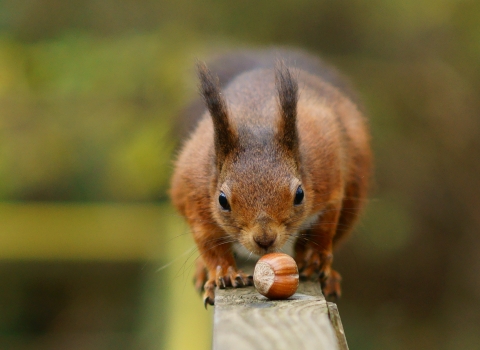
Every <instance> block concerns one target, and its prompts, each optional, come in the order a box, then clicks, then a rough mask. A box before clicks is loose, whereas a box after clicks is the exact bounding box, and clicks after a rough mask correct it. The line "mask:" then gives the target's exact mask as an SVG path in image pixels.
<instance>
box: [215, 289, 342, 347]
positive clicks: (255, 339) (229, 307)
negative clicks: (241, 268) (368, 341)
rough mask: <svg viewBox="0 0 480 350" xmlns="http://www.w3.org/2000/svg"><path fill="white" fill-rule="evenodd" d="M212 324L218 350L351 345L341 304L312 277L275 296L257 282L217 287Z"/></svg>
mask: <svg viewBox="0 0 480 350" xmlns="http://www.w3.org/2000/svg"><path fill="white" fill-rule="evenodd" d="M330 304H332V305H330ZM332 321H333V322H332ZM339 327H340V328H339ZM213 328H214V331H213V348H214V349H215V350H223V349H229V350H230V349H232V350H237V349H317V350H318V349H329V350H330V349H342V350H344V349H348V347H347V343H346V340H345V337H344V332H343V327H342V325H341V321H340V316H339V315H338V310H337V308H336V305H335V304H333V303H327V302H326V300H325V298H324V297H323V295H322V293H321V290H320V287H319V285H318V283H313V282H302V283H300V286H299V289H298V291H297V293H295V294H294V295H293V296H292V297H291V298H289V299H287V300H275V301H272V300H268V299H267V298H265V297H264V296H262V295H260V294H259V293H257V291H256V290H255V289H254V288H253V287H248V288H239V289H233V288H230V289H224V290H221V289H217V291H216V297H215V313H214V325H213ZM340 338H341V339H340Z"/></svg>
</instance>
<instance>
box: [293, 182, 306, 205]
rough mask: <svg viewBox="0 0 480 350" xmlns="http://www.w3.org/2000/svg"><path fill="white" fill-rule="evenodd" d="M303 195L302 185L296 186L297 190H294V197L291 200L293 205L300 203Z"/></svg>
mask: <svg viewBox="0 0 480 350" xmlns="http://www.w3.org/2000/svg"><path fill="white" fill-rule="evenodd" d="M303 197H305V194H304V193H303V189H302V186H298V188H297V192H295V199H294V200H293V204H294V205H300V204H302V202H303Z"/></svg>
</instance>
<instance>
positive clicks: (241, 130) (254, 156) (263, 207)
mask: <svg viewBox="0 0 480 350" xmlns="http://www.w3.org/2000/svg"><path fill="white" fill-rule="evenodd" d="M198 72H199V77H200V82H201V85H200V87H201V92H202V95H203V97H204V100H205V102H206V105H207V108H208V111H209V113H210V116H211V118H212V121H213V131H214V148H215V152H214V159H213V160H212V162H213V164H212V166H213V167H214V168H215V171H216V175H217V176H215V177H214V182H213V183H212V184H211V191H210V198H211V203H210V208H211V210H212V212H213V216H214V218H215V220H216V222H217V223H218V225H219V226H220V227H222V228H223V229H224V230H225V231H226V232H227V233H228V234H229V235H231V236H233V237H234V238H235V239H236V240H237V241H238V242H240V243H241V244H242V245H243V246H244V247H245V248H247V249H248V250H250V251H251V252H253V253H255V254H260V255H262V254H265V253H267V252H272V251H277V250H279V249H280V248H281V247H282V246H283V245H284V244H285V243H286V242H287V241H288V240H293V239H294V238H295V237H294V236H293V235H294V234H296V232H297V231H298V229H299V227H300V225H301V224H302V223H303V222H304V221H305V219H306V217H307V216H308V213H309V212H310V210H309V209H310V208H311V203H312V201H311V198H309V197H311V196H313V194H312V193H310V191H311V190H310V187H311V186H310V185H309V184H308V183H306V182H307V180H306V179H305V176H303V174H302V167H301V159H300V152H299V138H298V132H297V125H296V124H297V121H296V120H297V102H298V84H297V82H296V80H295V79H294V78H293V77H292V74H291V73H290V71H289V69H288V68H287V67H286V66H285V65H284V64H282V63H279V64H278V65H277V67H276V69H275V79H274V87H273V89H272V90H273V92H272V93H273V94H274V95H275V96H272V98H270V99H269V101H274V103H272V106H271V108H269V109H268V108H267V112H268V113H274V117H273V118H271V120H274V121H275V122H273V124H272V125H268V126H266V125H265V124H262V123H256V122H255V121H254V120H255V113H261V112H259V111H258V110H257V109H255V112H253V113H250V114H252V115H253V117H252V115H251V116H249V117H248V118H245V117H243V119H242V118H232V116H231V115H232V114H235V113H242V112H239V111H242V109H241V108H240V109H239V108H236V107H235V106H229V105H228V104H227V100H226V99H225V97H224V95H223V94H222V93H221V91H220V87H219V83H218V79H217V78H216V77H214V76H212V74H211V73H210V72H209V70H208V68H207V67H206V66H205V65H204V64H199V66H198ZM272 78H273V76H272ZM272 80H273V79H272ZM272 85H273V82H272ZM272 93H271V94H272ZM230 107H232V108H230ZM233 110H235V111H233ZM250 112H251V111H250ZM243 113H245V110H243ZM246 113H249V112H248V111H247V112H246ZM252 118H253V119H252ZM233 120H235V121H237V123H236V124H235V123H234V122H233ZM239 120H249V122H248V123H245V124H248V125H240V124H242V123H241V122H240V121H239ZM252 120H253V122H252Z"/></svg>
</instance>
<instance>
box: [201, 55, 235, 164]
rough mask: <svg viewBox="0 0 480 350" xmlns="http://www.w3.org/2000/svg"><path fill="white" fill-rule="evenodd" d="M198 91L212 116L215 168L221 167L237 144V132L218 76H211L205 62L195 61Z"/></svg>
mask: <svg viewBox="0 0 480 350" xmlns="http://www.w3.org/2000/svg"><path fill="white" fill-rule="evenodd" d="M197 72H198V77H199V79H200V92H201V94H202V96H203V99H204V100H205V103H206V105H207V108H208V111H209V112H210V115H211V117H212V121H213V130H214V142H215V155H216V164H217V168H218V169H221V167H222V164H223V162H224V161H225V158H226V157H227V155H228V154H229V153H230V152H231V151H232V150H233V149H234V148H235V147H236V145H237V140H238V136H237V132H236V130H235V128H234V127H233V126H232V125H231V123H230V122H229V120H228V109H227V104H226V101H225V99H224V98H223V96H222V94H221V92H220V84H219V80H218V77H216V76H213V75H212V73H211V72H210V70H209V69H208V68H207V66H206V65H205V63H203V62H198V63H197Z"/></svg>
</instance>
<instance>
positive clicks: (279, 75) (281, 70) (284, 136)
mask: <svg viewBox="0 0 480 350" xmlns="http://www.w3.org/2000/svg"><path fill="white" fill-rule="evenodd" d="M275 86H276V88H277V92H278V97H279V102H280V106H279V107H280V116H281V118H280V123H279V134H278V137H279V141H280V143H281V144H282V145H284V146H285V148H286V149H287V150H288V151H290V152H292V155H294V156H296V155H297V154H298V134H297V102H298V83H297V81H296V80H295V78H293V77H292V74H291V72H290V70H289V69H288V67H287V66H286V65H285V63H284V62H283V61H278V62H277V65H276V67H275Z"/></svg>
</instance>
